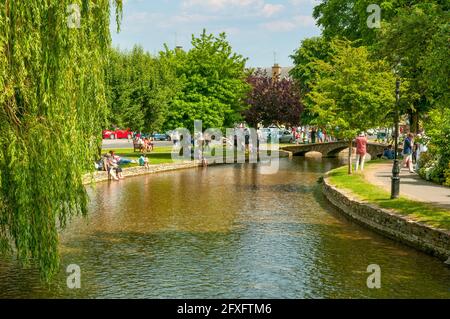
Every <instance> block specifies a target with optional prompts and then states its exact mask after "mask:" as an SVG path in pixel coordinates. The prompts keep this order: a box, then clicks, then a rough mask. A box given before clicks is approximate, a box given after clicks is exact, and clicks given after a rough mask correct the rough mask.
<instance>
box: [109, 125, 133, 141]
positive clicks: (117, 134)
mask: <svg viewBox="0 0 450 319" xmlns="http://www.w3.org/2000/svg"><path fill="white" fill-rule="evenodd" d="M102 135H103V139H111V140H115V139H122V138H127V139H131V138H132V137H133V132H132V131H131V130H130V129H129V128H128V129H126V130H119V129H116V130H103V132H102Z"/></svg>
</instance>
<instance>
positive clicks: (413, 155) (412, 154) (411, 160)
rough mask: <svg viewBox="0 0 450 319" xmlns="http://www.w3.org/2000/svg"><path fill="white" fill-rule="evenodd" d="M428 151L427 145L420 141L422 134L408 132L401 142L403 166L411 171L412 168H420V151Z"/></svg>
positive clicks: (412, 171) (412, 170)
mask: <svg viewBox="0 0 450 319" xmlns="http://www.w3.org/2000/svg"><path fill="white" fill-rule="evenodd" d="M427 151H428V148H427V146H426V145H425V143H423V141H422V134H417V135H416V136H414V134H412V133H409V134H408V135H407V136H406V138H405V141H404V142H403V156H404V158H403V164H402V165H403V166H404V167H407V168H408V169H409V171H410V172H411V173H414V168H415V169H416V170H418V169H419V168H420V156H421V154H422V153H425V152H427Z"/></svg>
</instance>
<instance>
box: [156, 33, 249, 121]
mask: <svg viewBox="0 0 450 319" xmlns="http://www.w3.org/2000/svg"><path fill="white" fill-rule="evenodd" d="M192 47H193V48H192V49H191V50H189V51H188V52H184V51H182V50H175V51H172V50H167V49H166V52H165V58H164V59H165V61H167V63H168V64H169V65H172V66H173V67H174V68H175V70H176V74H177V76H178V78H180V79H181V81H182V89H181V90H180V91H179V93H178V94H177V95H176V96H175V97H174V98H173V99H172V101H171V102H170V107H169V112H168V119H167V122H166V124H165V127H167V128H168V129H174V128H177V127H186V128H189V129H192V128H193V125H194V120H202V121H203V125H204V127H217V128H222V127H224V126H230V125H233V124H234V123H235V122H237V121H239V120H240V119H241V112H242V111H243V109H244V108H245V107H246V105H245V103H244V98H245V95H246V93H247V91H248V90H249V86H248V84H247V83H246V81H245V80H246V73H245V62H246V59H244V58H243V57H242V56H241V55H239V54H237V53H234V52H233V49H232V47H231V46H230V44H229V43H228V42H227V39H226V35H225V33H221V34H220V35H219V36H214V35H212V34H207V33H206V31H205V30H203V33H202V34H201V35H200V36H199V37H195V36H192ZM164 59H163V60H164Z"/></svg>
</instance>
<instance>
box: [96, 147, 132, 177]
mask: <svg viewBox="0 0 450 319" xmlns="http://www.w3.org/2000/svg"><path fill="white" fill-rule="evenodd" d="M131 162H133V161H131V160H127V159H124V158H121V157H120V156H118V155H116V153H115V152H114V151H110V152H109V153H107V154H105V155H103V156H102V158H101V159H100V160H99V161H98V162H97V163H95V167H96V169H97V170H102V171H105V172H107V173H108V177H110V178H111V179H113V180H115V181H118V180H121V179H123V178H124V177H123V173H122V172H123V170H122V168H121V167H120V165H122V164H128V163H131Z"/></svg>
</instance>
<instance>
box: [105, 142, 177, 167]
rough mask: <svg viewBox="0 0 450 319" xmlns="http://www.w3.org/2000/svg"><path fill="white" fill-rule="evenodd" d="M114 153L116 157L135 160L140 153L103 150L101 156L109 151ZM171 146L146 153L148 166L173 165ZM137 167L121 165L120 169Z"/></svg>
mask: <svg viewBox="0 0 450 319" xmlns="http://www.w3.org/2000/svg"><path fill="white" fill-rule="evenodd" d="M111 150H113V151H115V153H116V155H119V156H120V157H123V158H127V159H131V160H137V159H138V158H139V157H141V155H142V153H141V152H134V151H133V149H132V148H123V149H103V150H102V154H105V153H108V152H109V151H111ZM171 151H172V146H161V147H155V149H154V151H152V152H150V153H147V157H148V159H149V162H150V165H153V164H168V163H173V161H172V155H171ZM133 166H138V164H127V165H122V167H124V168H125V167H133Z"/></svg>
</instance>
